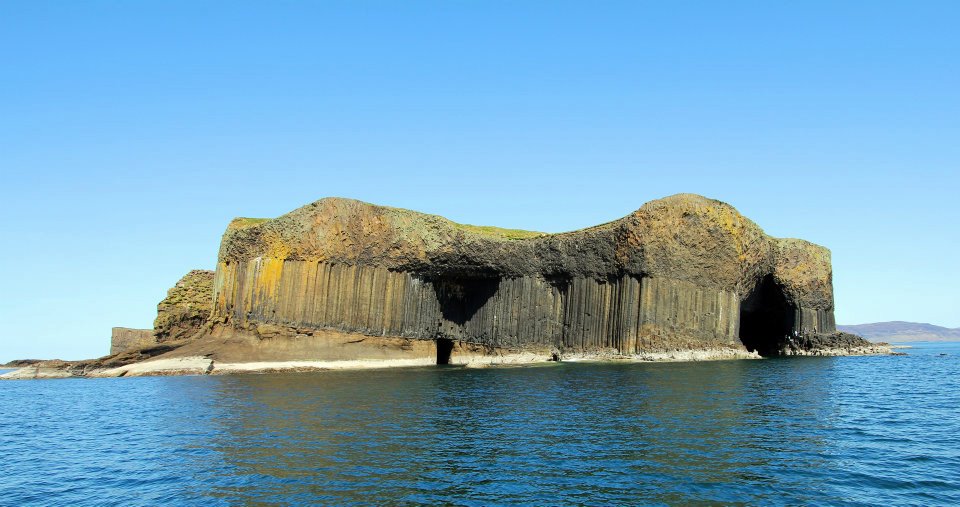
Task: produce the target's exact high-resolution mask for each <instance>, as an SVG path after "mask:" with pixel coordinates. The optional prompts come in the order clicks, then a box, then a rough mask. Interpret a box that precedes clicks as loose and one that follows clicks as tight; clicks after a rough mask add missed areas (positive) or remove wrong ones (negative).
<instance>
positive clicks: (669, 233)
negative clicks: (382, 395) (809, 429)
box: [158, 194, 835, 357]
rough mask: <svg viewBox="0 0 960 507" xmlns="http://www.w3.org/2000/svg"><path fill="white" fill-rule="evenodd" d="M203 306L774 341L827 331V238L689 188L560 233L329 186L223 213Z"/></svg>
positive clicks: (520, 339) (329, 317) (254, 312)
mask: <svg viewBox="0 0 960 507" xmlns="http://www.w3.org/2000/svg"><path fill="white" fill-rule="evenodd" d="M212 319H213V321H214V322H215V323H217V324H218V325H220V326H226V327H230V328H233V329H255V328H256V327H257V326H262V325H265V324H266V325H274V326H281V327H286V328H288V329H290V330H291V331H290V333H292V334H299V335H304V334H305V333H306V334H310V330H321V329H322V330H335V331H339V332H343V333H348V334H356V335H364V336H372V337H400V338H408V339H414V340H431V341H434V340H440V342H438V343H441V347H442V346H443V345H442V343H446V341H447V340H450V341H452V342H455V343H457V344H458V346H463V345H464V344H469V345H472V346H479V347H487V348H490V349H511V350H516V349H520V350H553V351H559V352H562V353H567V352H585V353H589V352H609V353H615V354H624V355H632V354H641V353H646V352H657V351H667V350H677V349H680V350H695V349H705V348H738V349H743V348H744V347H746V348H747V349H749V350H756V351H759V352H760V353H762V354H776V353H778V352H779V351H782V350H785V349H787V348H789V344H790V343H791V340H794V339H796V338H799V337H803V336H823V335H829V334H831V333H834V332H835V325H834V321H833V293H832V281H831V269H830V253H829V251H828V250H826V249H825V248H823V247H820V246H817V245H813V244H811V243H808V242H805V241H801V240H794V239H787V240H782V239H775V238H771V237H769V236H767V235H766V234H764V233H763V231H762V230H761V229H760V228H759V227H758V226H757V225H756V224H754V223H753V222H752V221H750V220H748V219H746V218H745V217H743V216H742V215H740V214H739V213H738V212H737V211H736V210H735V209H733V208H732V207H730V206H729V205H727V204H725V203H722V202H719V201H714V200H710V199H706V198H704V197H700V196H696V195H689V194H681V195H676V196H672V197H668V198H665V199H661V200H657V201H653V202H650V203H648V204H646V205H644V206H643V207H641V208H640V209H639V210H637V211H636V212H634V213H632V214H630V215H629V216H627V217H624V218H622V219H619V220H615V221H613V222H609V223H606V224H603V225H599V226H595V227H591V228H587V229H583V230H579V231H574V232H568V233H562V234H541V233H535V232H526V231H516V230H508V229H499V228H493V227H477V226H468V225H462V224H457V223H454V222H451V221H449V220H447V219H445V218H442V217H438V216H434V215H426V214H422V213H417V212H413V211H408V210H401V209H395V208H388V207H382V206H375V205H371V204H366V203H362V202H359V201H353V200H348V199H338V198H328V199H321V200H319V201H317V202H314V203H312V204H309V205H307V206H304V207H302V208H299V209H297V210H294V211H292V212H291V213H288V214H286V215H283V216H281V217H279V218H276V219H272V220H256V219H236V220H234V221H233V222H232V223H231V224H230V226H229V227H228V229H227V231H226V233H225V234H224V237H223V241H222V243H221V248H220V254H219V259H218V264H217V270H216V275H215V278H214V281H213V309H212ZM158 329H159V328H158ZM159 336H160V335H159V334H158V337H159ZM438 354H440V355H442V352H438ZM438 357H439V356H438Z"/></svg>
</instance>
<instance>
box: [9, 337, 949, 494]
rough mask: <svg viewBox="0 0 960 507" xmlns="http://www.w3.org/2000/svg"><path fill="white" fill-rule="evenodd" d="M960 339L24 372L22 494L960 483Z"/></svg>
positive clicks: (709, 490) (17, 447)
mask: <svg viewBox="0 0 960 507" xmlns="http://www.w3.org/2000/svg"><path fill="white" fill-rule="evenodd" d="M944 350H947V351H948V352H949V353H950V354H949V355H948V356H939V355H937V354H938V353H940V352H942V351H944ZM957 353H960V346H958V345H938V346H936V347H930V348H920V349H915V350H914V351H912V353H911V355H910V356H906V357H902V356H901V357H876V358H798V359H790V360H765V361H729V362H715V363H697V364H682V363H680V364H560V365H555V366H551V367H530V368H503V369H487V370H470V369H463V368H443V367H441V368H422V369H407V370H383V371H365V372H321V373H309V374H286V375H255V376H237V377H180V378H139V379H136V378H131V379H97V380H75V379H67V380H51V381H34V382H3V383H0V406H2V407H4V409H3V411H2V412H0V448H2V449H3V450H4V451H5V453H4V459H3V460H2V461H0V474H2V477H3V480H2V481H0V500H2V502H3V503H10V504H18V505H158V504H176V505H201V504H202V505H211V504H212V505H300V504H353V505H383V504H390V505H421V504H450V505H484V506H486V505H510V504H519V503H522V504H529V505H610V504H661V505H697V504H703V505H716V504H723V505H757V504H762V505H797V504H821V505H851V506H856V505H877V504H891V505H938V504H939V505H956V504H960V418H958V416H957V415H956V412H955V408H956V407H957V406H960V389H958V388H960V361H956V360H950V359H951V358H955V357H956V356H957Z"/></svg>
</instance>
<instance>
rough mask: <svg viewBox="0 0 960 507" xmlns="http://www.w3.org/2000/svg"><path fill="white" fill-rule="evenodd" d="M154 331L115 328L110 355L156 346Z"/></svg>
mask: <svg viewBox="0 0 960 507" xmlns="http://www.w3.org/2000/svg"><path fill="white" fill-rule="evenodd" d="M156 344H157V340H156V338H154V336H153V329H130V328H127V327H115V328H113V329H112V330H111V333H110V354H111V355H113V354H119V353H121V352H125V351H128V350H136V349H142V348H146V347H150V346H152V345H156Z"/></svg>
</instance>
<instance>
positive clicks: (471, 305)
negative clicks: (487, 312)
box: [432, 277, 500, 326]
mask: <svg viewBox="0 0 960 507" xmlns="http://www.w3.org/2000/svg"><path fill="white" fill-rule="evenodd" d="M432 283H433V289H434V291H436V294H437V301H439V302H440V313H441V314H442V315H443V318H444V320H447V321H450V322H453V323H455V324H457V325H458V326H462V325H464V324H466V322H467V321H469V320H470V319H471V318H473V316H474V314H476V313H477V310H479V309H480V308H481V307H483V305H485V304H486V303H487V301H488V300H489V299H490V298H491V297H493V295H494V294H496V293H497V289H498V288H499V287H500V278H498V277H490V278H466V277H463V278H460V277H442V278H437V279H434V280H433V281H432Z"/></svg>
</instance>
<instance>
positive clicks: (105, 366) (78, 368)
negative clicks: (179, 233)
mask: <svg viewBox="0 0 960 507" xmlns="http://www.w3.org/2000/svg"><path fill="white" fill-rule="evenodd" d="M895 354H902V353H897V352H894V351H893V347H891V346H890V345H887V344H871V345H868V346H861V345H854V346H849V347H844V346H842V345H840V344H834V345H833V346H828V347H824V348H818V349H809V350H801V349H796V350H792V351H790V352H789V353H785V354H783V355H787V356H869V355H895ZM758 359H763V357H762V356H760V355H759V354H757V353H756V352H748V351H746V350H743V349H738V348H715V349H694V350H673V351H661V352H646V353H641V354H631V355H624V354H618V353H616V352H615V351H607V352H594V353H570V354H559V353H557V352H556V351H553V352H551V353H550V354H543V353H540V354H537V353H533V352H522V351H513V352H503V351H498V352H495V353H488V354H477V355H472V356H460V358H459V359H458V360H456V361H451V362H450V363H449V364H450V365H453V366H463V367H467V368H487V367H504V366H529V365H538V364H539V365H545V364H556V363H561V362H609V363H650V362H698V361H730V360H758ZM118 362H122V361H118V360H117V358H111V357H109V356H108V357H106V358H101V359H98V360H92V361H60V360H52V361H37V362H34V363H32V364H29V365H26V366H21V367H19V368H17V369H15V370H13V371H10V372H7V373H4V374H2V375H0V379H2V380H23V379H58V378H116V377H145V376H178V375H239V374H263V373H279V372H308V371H323V370H363V369H374V368H404V367H424V366H432V365H436V364H437V363H436V361H435V359H434V358H433V357H429V356H426V357H419V358H408V359H360V360H339V361H324V360H283V361H281V360H258V361H233V362H231V361H219V360H216V359H213V358H211V357H209V355H208V356H202V355H193V356H191V355H187V356H176V355H174V356H168V355H161V356H158V357H156V358H151V359H147V360H144V361H136V362H130V363H127V364H121V365H117V363H118Z"/></svg>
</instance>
